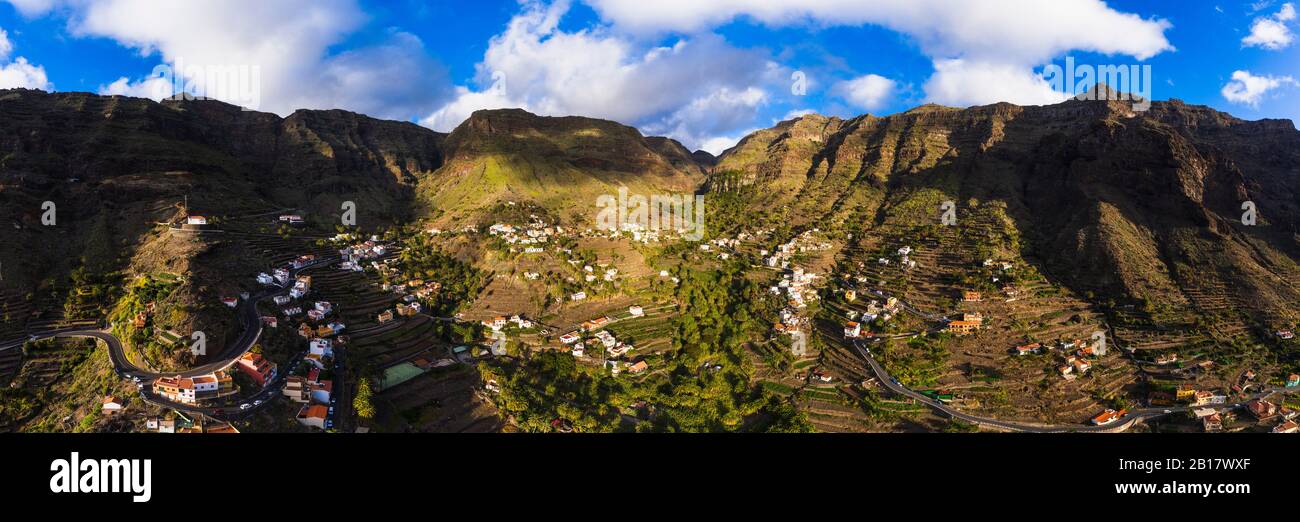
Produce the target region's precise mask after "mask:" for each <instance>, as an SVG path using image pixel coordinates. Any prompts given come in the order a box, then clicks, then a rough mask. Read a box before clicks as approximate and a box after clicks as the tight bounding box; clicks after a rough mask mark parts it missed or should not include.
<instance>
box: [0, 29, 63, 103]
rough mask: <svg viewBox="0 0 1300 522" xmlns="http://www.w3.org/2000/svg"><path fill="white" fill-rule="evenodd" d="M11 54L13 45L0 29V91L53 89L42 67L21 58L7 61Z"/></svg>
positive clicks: (5, 33) (6, 34) (6, 33)
mask: <svg viewBox="0 0 1300 522" xmlns="http://www.w3.org/2000/svg"><path fill="white" fill-rule="evenodd" d="M13 52H14V43H13V41H11V40H9V33H8V32H6V31H5V30H4V29H3V28H0V89H16V88H23V89H44V90H47V91H48V90H52V89H54V85H53V84H51V83H50V79H49V77H47V76H46V75H45V68H44V67H41V66H39V65H33V64H31V63H30V62H28V61H27V59H26V58H23V57H22V56H19V57H17V58H14V59H13V61H9V56H11V55H12V54H13Z"/></svg>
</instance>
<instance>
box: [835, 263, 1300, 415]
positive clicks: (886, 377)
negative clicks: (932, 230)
mask: <svg viewBox="0 0 1300 522" xmlns="http://www.w3.org/2000/svg"><path fill="white" fill-rule="evenodd" d="M853 286H855V287H856V285H853ZM866 293H868V294H870V295H876V296H879V297H888V296H887V295H886V294H885V293H884V292H880V291H870V292H866ZM898 302H899V303H900V304H901V305H902V306H903V309H905V310H907V311H909V312H911V313H913V314H916V315H918V316H920V317H923V318H926V319H928V320H931V321H935V320H939V319H946V317H945V316H940V315H938V314H927V313H923V312H920V311H918V310H916V309H915V308H913V307H912V306H910V305H908V304H907V303H905V302H903V300H902V299H899V300H898ZM873 339H876V340H879V339H882V338H881V337H875V338H873ZM852 345H853V348H854V349H855V350H857V352H858V355H860V356H861V357H862V358H863V359H864V360H866V362H867V365H868V366H870V367H871V371H872V373H874V374H875V375H876V379H877V380H878V381H880V383H881V385H882V386H884V387H885V388H887V389H888V390H889V391H891V392H893V393H895V394H897V395H901V396H904V397H908V398H911V399H913V400H915V401H918V402H920V403H921V404H924V405H926V406H928V407H930V408H931V409H933V410H935V411H937V412H939V413H941V414H943V415H946V416H948V417H949V418H952V419H958V420H961V421H963V422H968V423H971V424H975V425H977V426H982V427H986V428H993V429H998V430H1003V431H1017V432H1028V433H1071V432H1091V433H1116V432H1122V431H1127V430H1128V429H1129V428H1132V427H1133V426H1136V425H1137V424H1139V423H1142V422H1146V421H1148V420H1151V419H1156V418H1159V417H1163V416H1165V415H1172V414H1174V413H1182V412H1186V411H1189V409H1190V408H1187V407H1170V408H1138V409H1134V410H1132V411H1130V412H1129V413H1128V414H1127V415H1125V416H1124V417H1123V418H1121V419H1119V420H1118V421H1115V422H1113V423H1111V424H1106V425H1104V426H1088V425H1076V424H1070V425H1051V424H1035V423H1028V422H1017V421H1006V420H999V419H993V418H988V417H979V416H976V415H971V414H969V413H965V412H962V411H960V410H957V409H956V408H953V407H951V406H948V405H947V404H944V403H943V402H941V401H938V400H935V399H933V398H931V397H928V396H926V395H925V394H922V393H920V392H917V391H915V390H912V389H910V388H908V387H906V386H904V385H903V384H902V383H901V382H899V381H898V380H897V379H895V378H894V377H893V376H892V375H890V374H889V372H888V371H886V370H885V367H884V366H882V365H881V364H880V363H879V362H878V361H876V358H875V357H874V356H873V355H872V354H871V349H870V348H869V347H867V346H866V343H863V342H862V341H861V340H858V339H855V340H853V342H852ZM1296 391H1297V389H1295V388H1270V389H1266V390H1262V391H1260V392H1259V393H1256V394H1255V395H1253V396H1251V397H1250V398H1249V399H1247V400H1243V401H1239V402H1236V403H1232V404H1222V405H1214V406H1204V407H1212V408H1214V409H1216V410H1218V411H1227V410H1232V409H1238V408H1244V407H1245V405H1246V403H1247V402H1249V401H1250V400H1254V399H1260V398H1263V397H1266V396H1268V395H1271V394H1273V393H1282V394H1290V393H1294V392H1296Z"/></svg>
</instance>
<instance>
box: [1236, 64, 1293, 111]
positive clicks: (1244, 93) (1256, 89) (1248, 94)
mask: <svg viewBox="0 0 1300 522" xmlns="http://www.w3.org/2000/svg"><path fill="white" fill-rule="evenodd" d="M1287 85H1292V86H1294V85H1297V83H1296V81H1295V79H1294V78H1292V77H1290V76H1268V75H1260V76H1256V75H1253V74H1251V73H1250V71H1235V72H1233V73H1232V80H1231V81H1229V82H1228V83H1227V84H1226V85H1224V86H1223V89H1222V90H1221V91H1219V92H1220V93H1221V94H1223V98H1224V99H1226V100H1228V101H1230V102H1232V103H1240V104H1244V105H1249V106H1251V107H1258V106H1259V102H1260V101H1261V100H1262V99H1263V98H1264V95H1266V94H1268V92H1269V91H1272V90H1275V89H1278V88H1281V87H1283V86H1287Z"/></svg>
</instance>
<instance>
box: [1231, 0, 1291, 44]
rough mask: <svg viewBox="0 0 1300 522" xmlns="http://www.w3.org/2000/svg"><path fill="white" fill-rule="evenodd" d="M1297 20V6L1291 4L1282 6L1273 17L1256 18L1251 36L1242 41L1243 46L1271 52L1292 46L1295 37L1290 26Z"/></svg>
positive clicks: (1251, 29) (1251, 27)
mask: <svg viewBox="0 0 1300 522" xmlns="http://www.w3.org/2000/svg"><path fill="white" fill-rule="evenodd" d="M1295 18H1296V13H1295V5H1294V4H1291V3H1289V2H1288V3H1285V4H1282V8H1281V9H1279V10H1278V12H1276V13H1273V14H1272V15H1271V16H1265V17H1260V18H1256V19H1255V22H1254V23H1253V24H1251V26H1250V34H1248V35H1246V37H1245V38H1242V39H1241V45H1242V46H1245V47H1261V48H1264V49H1268V50H1271V51H1276V50H1279V49H1283V48H1285V47H1287V46H1289V45H1291V40H1292V39H1293V35H1292V33H1291V27H1290V26H1289V25H1288V24H1289V23H1290V22H1293V21H1295Z"/></svg>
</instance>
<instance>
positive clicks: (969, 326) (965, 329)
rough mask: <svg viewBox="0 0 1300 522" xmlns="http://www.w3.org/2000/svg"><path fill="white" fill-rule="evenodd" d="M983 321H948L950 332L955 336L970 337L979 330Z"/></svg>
mask: <svg viewBox="0 0 1300 522" xmlns="http://www.w3.org/2000/svg"><path fill="white" fill-rule="evenodd" d="M981 324H983V321H948V331H949V332H952V334H953V335H970V333H971V332H974V331H975V330H978V329H979V327H980V325H981Z"/></svg>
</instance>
